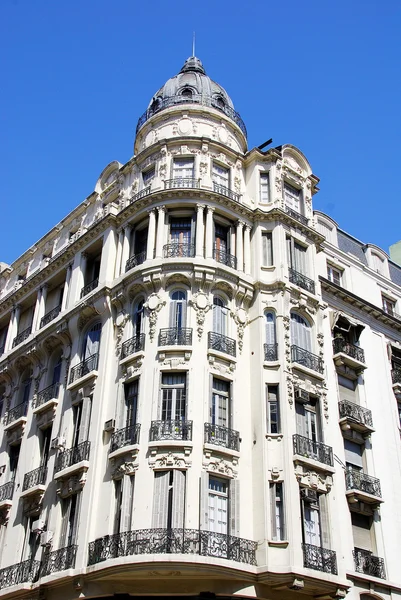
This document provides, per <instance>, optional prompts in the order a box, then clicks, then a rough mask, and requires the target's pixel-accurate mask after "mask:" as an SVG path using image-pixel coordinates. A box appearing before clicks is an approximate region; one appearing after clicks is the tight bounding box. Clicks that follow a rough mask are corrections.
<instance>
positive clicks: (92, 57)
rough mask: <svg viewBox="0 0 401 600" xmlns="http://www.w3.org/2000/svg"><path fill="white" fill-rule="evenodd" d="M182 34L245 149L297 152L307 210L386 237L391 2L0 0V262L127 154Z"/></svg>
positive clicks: (389, 218) (391, 172) (177, 59)
mask: <svg viewBox="0 0 401 600" xmlns="http://www.w3.org/2000/svg"><path fill="white" fill-rule="evenodd" d="M193 30H196V38H197V42H196V54H197V55H198V56H199V58H201V60H202V61H203V63H204V65H205V68H206V71H207V74H208V75H209V76H210V77H211V78H212V79H215V80H216V81H218V82H219V83H220V84H221V85H223V86H224V87H225V88H226V89H227V91H228V93H229V94H230V96H231V97H232V99H233V101H234V105H235V108H236V109H237V110H238V111H239V112H240V114H241V116H242V118H243V119H244V121H245V123H246V125H247V129H248V142H249V147H253V146H257V145H259V144H261V143H263V142H264V141H265V140H267V139H269V138H271V137H272V138H273V143H274V144H275V145H279V144H283V143H292V144H294V145H296V146H298V147H299V148H300V149H301V150H302V151H303V152H304V153H305V154H306V156H307V157H308V159H309V161H310V163H311V165H312V168H313V171H314V173H315V174H316V175H317V176H318V177H320V179H321V182H320V189H321V191H320V192H319V194H318V195H317V196H315V199H314V207H315V208H316V209H319V210H322V211H324V212H326V213H328V214H329V215H330V216H331V217H332V218H334V219H335V220H336V221H337V222H338V223H339V226H340V227H341V228H343V229H345V230H346V231H348V232H349V233H351V234H352V235H354V236H355V237H357V238H359V239H361V240H362V241H364V242H370V243H374V244H377V245H378V246H381V247H382V248H384V249H385V250H388V246H389V245H390V244H392V243H394V242H396V241H398V240H399V239H401V227H400V212H401V211H400V194H399V191H398V190H399V187H400V185H399V172H400V167H399V165H400V162H401V160H400V150H399V146H400V138H401V135H400V134H401V116H400V114H401V110H400V107H401V101H400V100H401V98H400V96H401V93H400V91H401V82H400V72H401V70H400V64H401V40H400V37H401V36H400V31H401V3H400V2H398V1H392V0H387V1H386V2H378V1H370V0H351V1H350V0H348V1H347V2H346V1H344V0H336V2H326V1H322V0H320V1H309V0H304V1H303V2H301V1H300V0H286V2H272V1H271V0H264V1H262V0H255V1H252V0H248V2H245V1H242V2H239V1H238V0H234V1H231V2H226V1H224V0H221V1H220V2H216V1H215V0H214V1H213V0H203V1H202V2H201V3H200V2H192V3H191V2H188V0H186V1H183V0H170V2H168V3H167V2H165V1H164V2H161V1H160V0H153V1H152V2H149V3H147V2H135V1H134V0H120V1H119V2H118V3H117V2H112V1H111V0H64V1H62V0H58V1H55V0H1V2H0V55H1V57H2V59H1V76H2V94H1V96H0V119H1V122H0V128H1V137H0V140H1V142H0V164H1V167H2V172H1V190H0V194H1V213H0V215H1V226H2V227H1V230H2V236H1V239H0V261H5V262H8V263H10V262H12V261H14V260H15V259H16V258H17V257H18V256H19V255H20V254H22V253H23V252H24V251H25V250H26V249H27V248H28V247H29V246H31V245H32V244H34V243H35V241H37V240H38V239H40V238H41V237H42V236H43V235H44V234H45V233H46V232H47V231H48V230H49V229H51V227H53V226H54V225H56V224H57V223H58V222H59V221H60V220H61V219H62V218H63V217H64V216H65V215H66V214H67V213H68V212H70V211H71V210H72V209H73V208H74V207H75V206H77V205H78V204H79V203H80V202H82V201H83V200H84V199H85V197H86V196H88V195H89V194H90V193H91V192H92V191H93V188H94V186H95V183H96V180H97V178H98V176H99V174H100V173H101V171H102V170H103V168H104V167H105V166H106V165H107V164H108V163H109V162H111V161H112V160H119V161H120V162H121V163H125V162H126V161H127V160H128V159H129V158H130V157H131V156H132V149H133V141H134V132H135V126H136V122H137V119H138V117H139V116H140V115H141V114H142V112H143V111H144V110H145V109H146V107H147V104H148V102H149V100H150V98H151V97H152V95H153V94H154V92H155V91H156V90H157V89H158V88H159V87H160V86H161V85H162V84H163V83H164V82H165V81H166V80H167V79H168V78H169V77H171V76H173V75H175V74H176V73H177V72H178V71H179V69H180V68H181V66H182V64H183V63H184V61H185V59H186V58H187V57H188V56H189V55H190V54H191V44H192V31H193Z"/></svg>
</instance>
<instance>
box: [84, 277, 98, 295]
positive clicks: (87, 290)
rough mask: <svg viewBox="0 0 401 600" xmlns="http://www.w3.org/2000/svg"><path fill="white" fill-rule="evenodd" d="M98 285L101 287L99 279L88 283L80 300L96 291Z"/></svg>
mask: <svg viewBox="0 0 401 600" xmlns="http://www.w3.org/2000/svg"><path fill="white" fill-rule="evenodd" d="M98 285H99V278H98V277H96V279H94V280H93V281H91V282H90V283H88V284H87V285H85V286H84V287H83V288H82V290H81V295H80V298H83V297H84V296H86V295H87V294H89V293H90V292H93V290H95V289H96V288H97V286H98Z"/></svg>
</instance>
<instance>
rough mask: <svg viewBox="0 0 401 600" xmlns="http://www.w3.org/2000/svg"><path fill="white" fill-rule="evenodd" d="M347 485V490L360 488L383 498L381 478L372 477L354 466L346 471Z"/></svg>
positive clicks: (366, 492)
mask: <svg viewBox="0 0 401 600" xmlns="http://www.w3.org/2000/svg"><path fill="white" fill-rule="evenodd" d="M345 486H346V488H347V490H359V491H360V492H365V494H371V495H372V496H376V497H377V498H381V495H382V492H381V487H380V479H377V477H371V476H370V475H367V474H366V473H363V472H362V471H359V470H358V469H353V468H352V467H348V468H347V470H346V471H345Z"/></svg>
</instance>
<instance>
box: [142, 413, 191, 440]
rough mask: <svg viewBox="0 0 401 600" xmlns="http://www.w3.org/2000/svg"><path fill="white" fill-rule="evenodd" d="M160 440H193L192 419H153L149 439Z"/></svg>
mask: <svg viewBox="0 0 401 600" xmlns="http://www.w3.org/2000/svg"><path fill="white" fill-rule="evenodd" d="M160 440H184V441H191V440H192V421H184V420H180V419H174V420H168V421H167V420H166V421H152V422H151V425H150V431H149V441H150V442H158V441H160Z"/></svg>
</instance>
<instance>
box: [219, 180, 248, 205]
mask: <svg viewBox="0 0 401 600" xmlns="http://www.w3.org/2000/svg"><path fill="white" fill-rule="evenodd" d="M213 191H214V192H216V194H220V196H226V197H227V198H230V200H234V202H239V201H240V199H241V194H238V193H237V192H234V191H233V190H230V188H228V187H226V186H225V185H221V184H220V183H216V182H215V181H213Z"/></svg>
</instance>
